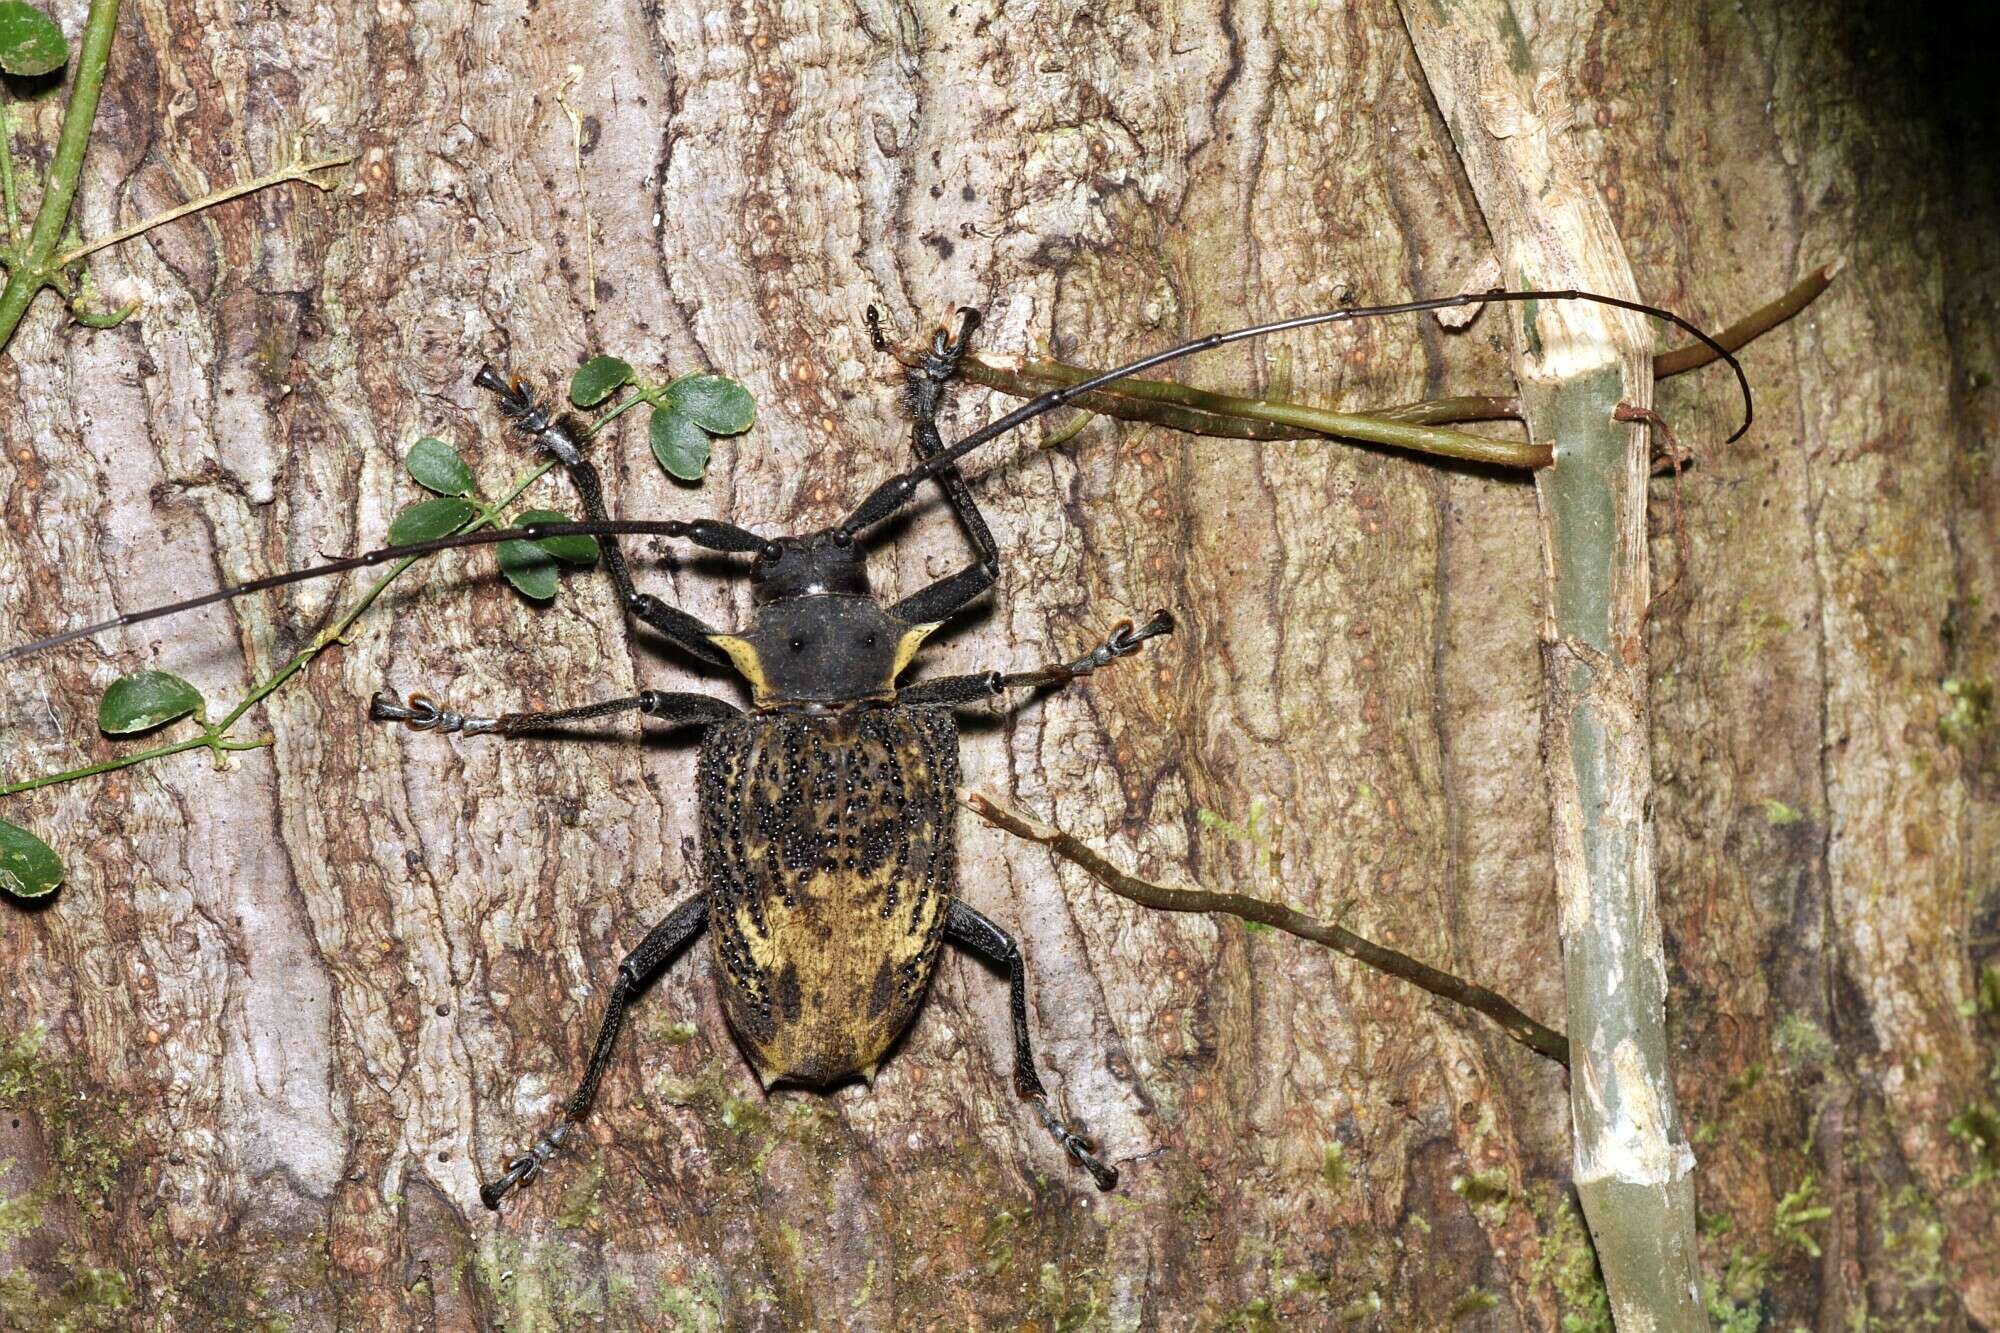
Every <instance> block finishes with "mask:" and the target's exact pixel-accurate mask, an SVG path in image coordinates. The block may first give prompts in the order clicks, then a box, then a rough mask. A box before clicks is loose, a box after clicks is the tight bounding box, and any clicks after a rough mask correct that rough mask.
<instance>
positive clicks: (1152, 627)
mask: <svg viewBox="0 0 2000 1333" xmlns="http://www.w3.org/2000/svg"><path fill="white" fill-rule="evenodd" d="M1173 632H1174V618H1173V615H1172V613H1170V612H1167V611H1155V612H1153V614H1152V617H1151V618H1150V619H1148V620H1147V621H1146V623H1145V624H1143V625H1138V626H1134V625H1133V624H1132V622H1131V621H1129V620H1126V621H1121V622H1120V623H1119V624H1118V626H1117V627H1116V628H1114V629H1113V630H1112V631H1111V633H1109V634H1107V635H1105V636H1104V642H1103V643H1100V644H1098V645H1097V647H1095V648H1093V649H1091V650H1090V651H1089V652H1087V653H1085V654H1084V655H1083V656H1082V657H1079V658H1077V659H1076V660H1075V661H1073V662H1053V663H1051V664H1049V665H1048V666H1045V667H1040V668H1037V669H1036V670H1034V671H982V672H979V673H977V674H975V675H970V676H939V677H937V678H936V679H934V680H920V681H918V682H916V683H915V684H914V685H908V686H905V687H904V688H903V689H902V690H900V691H898V692H897V696H896V697H897V698H898V699H899V700H900V701H901V702H903V703H906V704H962V703H972V702H973V701H975V700H978V699H985V698H990V697H991V696H993V695H996V694H1001V693H1003V692H1005V691H1007V690H1011V689H1033V688H1036V687H1038V686H1042V685H1067V684H1069V682H1071V681H1073V680H1078V679H1081V678H1082V677H1084V676H1088V675H1090V674H1092V673H1093V672H1095V671H1096V670H1097V669H1098V668H1099V667H1102V666H1106V665H1109V664H1110V663H1112V662H1115V661H1117V660H1118V659H1119V658H1121V657H1129V656H1130V655H1131V654H1133V653H1135V652H1137V651H1139V645H1140V644H1142V643H1144V642H1145V641H1146V640H1147V639H1151V638H1156V637H1158V636H1159V635H1162V634H1172V633H1173Z"/></svg>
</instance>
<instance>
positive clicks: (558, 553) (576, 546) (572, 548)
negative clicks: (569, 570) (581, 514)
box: [503, 509, 597, 565]
mask: <svg viewBox="0 0 2000 1333" xmlns="http://www.w3.org/2000/svg"><path fill="white" fill-rule="evenodd" d="M573 521H574V520H573V519H571V518H570V516H569V515H568V514H559V513H557V512H556V511H555V510H553V509H529V510H526V511H524V512H522V513H520V514H517V515H515V517H514V522H513V526H514V527H517V528H525V527H527V526H528V524H530V523H569V522H573ZM503 544H504V543H503ZM535 545H537V546H539V547H541V548H542V549H543V550H544V551H547V552H548V553H549V554H550V555H552V556H554V557H555V558H556V559H558V560H563V561H567V562H568V563H570V564H572V565H592V564H596V563H597V538H595V537H544V538H542V539H541V540H540V541H538V542H536V543H535Z"/></svg>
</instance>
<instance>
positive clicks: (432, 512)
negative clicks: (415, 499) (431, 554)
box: [389, 496, 479, 546]
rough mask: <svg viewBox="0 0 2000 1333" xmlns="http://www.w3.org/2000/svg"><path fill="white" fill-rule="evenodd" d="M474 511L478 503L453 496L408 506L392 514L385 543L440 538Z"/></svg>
mask: <svg viewBox="0 0 2000 1333" xmlns="http://www.w3.org/2000/svg"><path fill="white" fill-rule="evenodd" d="M478 512H479V506H477V505H475V504H473V503H472V502H471V501H469V500H460V499H458V498H457V497H456V496H447V497H446V498H444V499H442V500H426V501H424V502H423V503H422V504H415V505H411V506H410V507H409V508H408V509H405V510H404V511H403V512H402V513H400V514H398V515H396V521H395V522H394V523H391V524H390V525H389V544H390V545H391V546H407V545H409V544H410V543H411V542H427V541H429V540H431V539H432V538H433V537H442V536H444V535H445V534H446V533H448V532H452V531H454V530H455V529H457V528H458V527H459V526H460V525H461V524H463V523H464V522H465V521H466V520H467V519H469V518H471V517H472V516H473V515H474V514H476V513H478Z"/></svg>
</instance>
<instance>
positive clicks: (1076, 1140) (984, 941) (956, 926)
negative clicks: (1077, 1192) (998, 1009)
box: [944, 902, 1118, 1190]
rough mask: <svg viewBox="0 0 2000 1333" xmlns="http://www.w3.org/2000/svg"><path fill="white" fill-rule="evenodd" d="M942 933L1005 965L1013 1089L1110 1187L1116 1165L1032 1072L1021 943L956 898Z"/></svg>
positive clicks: (1094, 1177)
mask: <svg viewBox="0 0 2000 1333" xmlns="http://www.w3.org/2000/svg"><path fill="white" fill-rule="evenodd" d="M944 937H945V938H946V939H948V940H950V941H951V942H952V943H953V944H956V945H959V946H960V947H961V948H965V949H969V950H971V951H972V952H973V953H976V954H978V955H979V956H980V957H981V958H984V959H986V960H987V961H988V962H990V963H995V964H998V965H999V966H1001V967H1004V968H1006V969H1007V986H1008V1003H1009V1006H1010V1007H1011V1008H1012V1010H1013V1014H1014V1091H1015V1092H1017V1093H1019V1094H1020V1095H1021V1096H1022V1098H1023V1099H1025V1100H1027V1101H1029V1102H1032V1103H1033V1104H1034V1107H1035V1110H1036V1112H1037V1113H1038V1114H1039V1115H1040V1116H1041V1118H1042V1123H1043V1124H1044V1125H1046V1126H1047V1127H1048V1131H1049V1133H1051V1134H1053V1135H1055V1137H1056V1142H1058V1143H1060V1144H1061V1145H1062V1146H1063V1151H1065V1152H1067V1153H1068V1154H1069V1155H1070V1157H1071V1159H1072V1160H1074V1161H1075V1162H1076V1164H1077V1165H1078V1166H1080V1167H1082V1168H1083V1169H1084V1170H1086V1171H1088V1172H1090V1178H1091V1179H1092V1180H1095V1181H1096V1182H1097V1188H1099V1189H1101V1190H1109V1189H1115V1188H1116V1187H1117V1185H1118V1169H1117V1168H1116V1167H1113V1166H1107V1165H1106V1164H1105V1163H1104V1162H1102V1161H1100V1160H1098V1157H1097V1155H1096V1154H1095V1153H1093V1152H1092V1151H1091V1143H1090V1140H1089V1139H1086V1138H1084V1137H1083V1136H1082V1135H1081V1134H1078V1133H1077V1132H1076V1131H1075V1130H1073V1129H1071V1128H1070V1127H1069V1126H1068V1125H1066V1124H1064V1123H1063V1122H1062V1118H1061V1117H1060V1116H1058V1115H1057V1114H1056V1112H1055V1107H1054V1106H1052V1105H1051V1104H1050V1102H1049V1093H1048V1089H1047V1088H1044V1087H1043V1086H1042V1080H1041V1077H1040V1075H1038V1074H1036V1073H1035V1052H1034V1046H1033V1043H1032V1042H1031V1040H1030V1039H1029V1036H1028V969H1027V965H1026V964H1025V963H1023V962H1022V960H1021V950H1020V946H1018V945H1016V944H1015V943H1014V937H1013V936H1012V935H1009V934H1008V933H1007V932H1006V931H1005V930H1004V929H1002V928H1001V927H1000V926H999V925H997V924H995V923H994V922H993V921H991V920H989V919H988V918H987V917H986V916H984V915H982V914H981V913H979V912H976V911H974V910H973V909H972V908H970V907H967V906H966V905H965V904H964V903H961V902H954V903H953V904H952V905H951V910H950V911H949V912H948V913H947V914H946V915H945V919H944Z"/></svg>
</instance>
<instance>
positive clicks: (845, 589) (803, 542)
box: [750, 532, 868, 606]
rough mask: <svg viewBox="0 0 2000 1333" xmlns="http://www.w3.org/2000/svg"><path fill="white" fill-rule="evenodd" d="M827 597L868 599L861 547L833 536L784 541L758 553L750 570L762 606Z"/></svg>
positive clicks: (813, 535) (825, 534) (752, 588)
mask: <svg viewBox="0 0 2000 1333" xmlns="http://www.w3.org/2000/svg"><path fill="white" fill-rule="evenodd" d="M826 593H840V594H844V595H846V596H849V597H866V596H867V595H868V566H867V565H866V564H865V563H864V562H863V560H862V558H861V548H860V546H859V545H858V544H856V543H855V542H852V541H845V542H843V541H841V540H839V538H838V537H837V536H836V535H835V534H834V533H832V532H815V533H811V534H809V535H808V536H804V537H780V538H778V539H776V540H775V541H773V542H771V543H770V544H769V545H768V546H766V547H765V548H764V549H763V550H762V551H760V552H758V553H757V559H756V560H755V561H754V562H753V563H752V564H751V566H750V596H751V598H752V599H753V600H754V601H755V602H756V603H757V605H759V606H769V605H770V604H771V603H773V602H784V601H790V600H791V599H792V598H795V597H817V596H821V595H823V594H826Z"/></svg>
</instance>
